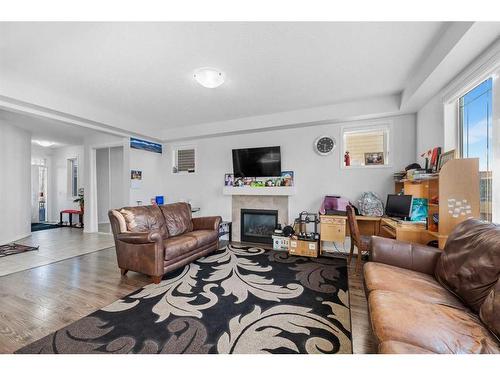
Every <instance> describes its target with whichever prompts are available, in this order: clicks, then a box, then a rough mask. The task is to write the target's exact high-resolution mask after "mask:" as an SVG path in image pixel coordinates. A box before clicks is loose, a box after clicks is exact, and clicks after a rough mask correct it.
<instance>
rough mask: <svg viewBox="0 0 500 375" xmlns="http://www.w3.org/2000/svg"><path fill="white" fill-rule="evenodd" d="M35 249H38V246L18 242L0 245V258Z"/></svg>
mask: <svg viewBox="0 0 500 375" xmlns="http://www.w3.org/2000/svg"><path fill="white" fill-rule="evenodd" d="M35 250H38V246H36V247H34V246H26V245H20V244H18V243H10V244H7V245H2V246H0V258H2V257H6V256H9V255H14V254H20V253H25V252H27V251H35Z"/></svg>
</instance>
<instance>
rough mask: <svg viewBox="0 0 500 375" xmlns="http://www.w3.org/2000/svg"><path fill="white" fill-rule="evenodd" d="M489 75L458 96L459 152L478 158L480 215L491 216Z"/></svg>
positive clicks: (486, 218) (490, 100) (490, 85)
mask: <svg viewBox="0 0 500 375" xmlns="http://www.w3.org/2000/svg"><path fill="white" fill-rule="evenodd" d="M491 104H492V79H491V78H490V79H488V80H486V81H484V82H483V83H481V84H480V85H479V86H476V87H475V88H474V89H472V90H471V91H469V92H468V93H467V94H465V95H464V96H462V97H461V98H460V101H459V105H460V152H461V156H462V157H464V158H479V174H480V197H481V208H480V212H481V218H482V219H483V220H488V221H491V217H492V213H491V211H492V199H491V197H492V172H491V171H492V162H493V154H492V152H493V145H492V140H493V139H492V118H491Z"/></svg>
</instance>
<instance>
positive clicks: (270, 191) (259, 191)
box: [222, 186, 295, 196]
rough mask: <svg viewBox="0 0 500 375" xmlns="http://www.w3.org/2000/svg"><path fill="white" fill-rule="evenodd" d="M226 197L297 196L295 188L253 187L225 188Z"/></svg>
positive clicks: (223, 191)
mask: <svg viewBox="0 0 500 375" xmlns="http://www.w3.org/2000/svg"><path fill="white" fill-rule="evenodd" d="M222 194H224V195H286V196H289V195H295V186H275V187H253V186H241V187H234V186H224V188H223V190H222Z"/></svg>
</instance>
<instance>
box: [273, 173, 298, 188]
mask: <svg viewBox="0 0 500 375" xmlns="http://www.w3.org/2000/svg"><path fill="white" fill-rule="evenodd" d="M280 179H281V183H280V185H281V186H293V182H294V181H293V180H294V173H293V171H281V177H280ZM276 186H278V185H276Z"/></svg>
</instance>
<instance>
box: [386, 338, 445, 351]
mask: <svg viewBox="0 0 500 375" xmlns="http://www.w3.org/2000/svg"><path fill="white" fill-rule="evenodd" d="M378 352H379V354H436V353H434V352H431V351H430V350H427V349H424V348H421V347H420V346H415V345H411V344H407V343H406V342H400V341H392V340H391V341H384V342H381V343H380V345H379V346H378Z"/></svg>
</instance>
